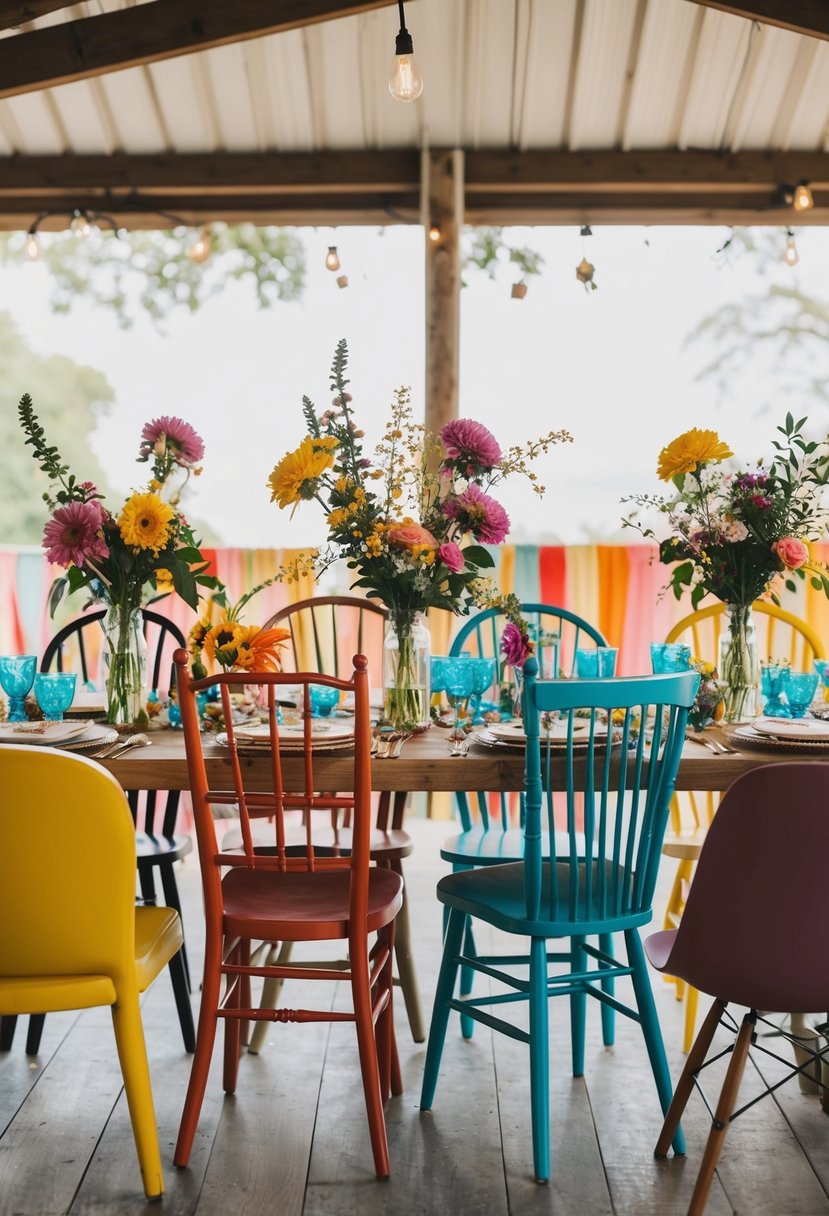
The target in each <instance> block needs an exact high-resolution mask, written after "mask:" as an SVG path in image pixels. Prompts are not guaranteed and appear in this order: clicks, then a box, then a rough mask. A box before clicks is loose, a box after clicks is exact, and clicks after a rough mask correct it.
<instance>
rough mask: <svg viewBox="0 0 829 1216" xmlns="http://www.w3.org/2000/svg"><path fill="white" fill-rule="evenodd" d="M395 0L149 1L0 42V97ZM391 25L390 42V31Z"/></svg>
mask: <svg viewBox="0 0 829 1216" xmlns="http://www.w3.org/2000/svg"><path fill="white" fill-rule="evenodd" d="M392 3H394V0H232V3H230V2H228V0H175V2H174V3H171V2H170V0H164V2H162V0H153V3H152V4H139V5H138V6H137V7H134V8H125V9H119V10H118V11H117V12H114V13H104V14H102V15H101V16H98V17H85V18H82V19H81V20H78V21H67V22H65V23H63V24H61V25H54V26H49V27H48V28H47V29H42V30H32V31H31V32H30V33H25V34H17V35H15V36H14V37H11V38H4V39H2V41H0V82H2V85H0V98H2V97H14V96H16V95H17V94H19V93H30V92H33V91H34V90H36V89H46V88H53V87H54V86H55V85H60V84H67V83H68V82H70V81H74V80H86V79H88V78H89V77H92V76H100V75H102V74H103V73H105V72H114V71H120V70H121V69H123V68H129V67H137V66H139V65H140V64H144V63H151V62H157V61H158V60H161V59H172V58H174V57H175V56H177V55H186V54H189V53H190V52H192V51H204V50H209V49H210V48H211V47H216V46H224V45H225V44H226V43H230V42H242V41H245V40H247V39H249V38H261V37H263V36H264V35H266V34H280V33H284V32H285V31H286V30H293V29H298V28H300V27H302V26H306V25H315V24H317V23H318V22H320V21H330V20H333V19H334V18H338V17H353V16H355V15H356V14H358V13H367V12H371V11H372V10H374V9H378V8H386V7H388V6H389V5H391V4H392ZM393 33H394V30H393V29H391V28H390V32H389V45H390V46H391V40H392V34H393Z"/></svg>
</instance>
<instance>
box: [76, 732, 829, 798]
mask: <svg viewBox="0 0 829 1216" xmlns="http://www.w3.org/2000/svg"><path fill="white" fill-rule="evenodd" d="M705 737H706V738H710V739H714V740H716V739H720V740H722V739H723V738H724V735H723V732H722V731H721V730H713V731H706V732H705ZM150 740H151V743H150V746H149V747H137V748H132V749H130V750H129V751H127V752H125V753H124V754H123V755H122V756H120V757H118V758H115V759H112V760H107V759H101V760H100V761H99V763H100V764H102V765H103V766H104V767H105V768H107V769H108V770H109V771H110V772H111V773H112V774H113V775H114V776H115V777H116V778H117V780H118V781H119V782H120V784H121V785H122V786H123V787H124V788H125V789H145V790H151V789H156V790H172V789H178V790H186V789H187V788H188V786H189V779H188V775H187V760H186V757H185V754H184V737H183V735H182V733H181V732H180V731H175V730H159V731H153V732H152V733H151V734H150ZM204 750H205V761H206V765H207V776H208V781H209V783H210V785H211V787H212V788H214V789H215V788H223V787H225V788H226V787H227V786H228V785H229V784H230V782H231V767H230V763H229V753H228V750H227V748H226V747H223V746H222V745H220V744H219V743H216V742H214V741H212V740H206V741H205V746H204ZM240 758H241V761H242V767H243V770H244V771H245V775H246V780H249V782H250V788H252V789H256V788H258V789H264V788H267V787H268V784H269V773H270V762H269V758H268V755H267V753H264V754H263V753H257V754H247V755H241V756H240ZM792 760H798V761H799V760H806V761H808V762H810V763H825V762H826V761H827V760H829V750H826V751H823V750H815V751H808V752H807V751H794V750H788V749H785V748H782V747H775V746H772V745H770V746H768V747H763V748H758V747H753V746H752V747H751V749H750V750H749V748H745V749H744V750H739V751H736V752H735V753H734V754H728V755H715V754H713V752H711V751H709V750H708V748H707V747H705V746H703V745H702V744H700V743H699V742H697V741H695V740H694V739H691V738H689V739H688V740H687V741H686V743H685V747H684V750H683V753H682V760H681V762H680V766H679V772H678V774H677V781H676V788H677V789H678V790H726V789H728V787H729V786H730V785H731V783H732V782H733V781H735V780H736V778H737V777H739V776H741V775H742V774H743V773H747V772H749V771H750V770H751V769H754V768H757V767H758V766H762V765H767V764H781V763H785V762H787V761H789V762H790V761H792ZM282 766H283V774H284V780H285V784H286V787H287V788H293V789H302V788H303V780H304V761H303V758H302V756H301V755H283V758H282ZM352 768H353V761H352V759H351V757H350V755H349V754H348V753H343V752H330V753H327V752H325V751H319V752H315V754H314V773H315V778H316V780H315V784H317V787H318V788H319V789H346V788H348V786H349V782H350V781H351V773H352ZM371 774H372V786H373V788H374V789H375V790H378V791H379V790H391V791H396V790H410V791H415V790H420V791H426V792H437V791H442V790H443V791H452V790H520V789H521V788H522V787H523V782H524V754H523V751H521V750H517V749H516V750H515V751H510V750H507V749H506V748H505V749H504V750H503V751H497V750H494V749H486V748H484V747H482V746H480V745H478V744H475V743H472V745H471V746H470V748H469V751H468V753H467V754H466V755H465V756H451V755H450V749H449V744H448V742H447V739H446V732H445V731H442V730H440V729H439V728H437V727H434V728H432V729H431V730H428V731H426V732H425V733H424V734H422V735H414V736H413V737H412V738H411V739H409V740H408V741H407V742H406V744H405V746H404V747H403V749H402V751H401V754H400V756H399V757H398V758H397V759H394V760H392V759H378V758H375V759H373V760H372V766H371ZM563 775H564V769H563V764H562V779H563ZM576 776H577V777H578V771H577V773H576Z"/></svg>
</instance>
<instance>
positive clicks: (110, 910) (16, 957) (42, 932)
mask: <svg viewBox="0 0 829 1216" xmlns="http://www.w3.org/2000/svg"><path fill="white" fill-rule="evenodd" d="M0 789H2V791H3V796H2V799H0V839H2V841H3V848H2V850H0V1014H23V1013H51V1012H53V1011H55V1010H59V1009H89V1008H92V1007H93V1006H97V1005H110V1006H111V1008H112V1023H113V1028H114V1030H115V1041H116V1044H117V1047H118V1057H119V1060H120V1062H121V1071H122V1073H123V1077H124V1089H125V1091H126V1096H127V1102H128V1105H129V1113H130V1119H131V1121H132V1128H133V1135H134V1137H135V1146H136V1149H137V1151H138V1160H139V1164H140V1166H141V1174H142V1177H143V1180H144V1191H145V1193H146V1195H147V1198H148V1199H157V1198H159V1197H160V1196H161V1195H162V1194H163V1191H164V1179H163V1175H162V1171H161V1156H160V1153H159V1148H158V1131H157V1128H156V1122H155V1112H154V1110H153V1097H152V1090H151V1088H150V1072H149V1067H148V1064H147V1052H146V1048H145V1045H144V1031H143V1027H142V1024H141V1012H140V1009H139V1004H138V997H139V993H141V992H143V991H144V989H145V988H146V987H147V986H148V985H149V984H150V983H151V981H152V980H154V979H155V977H156V975H157V974H158V973H159V971H161V970H162V968H164V967H165V966H166V964H167V963H168V962H169V960H170V959H171V958H172V957H173V955H174V954H175V953H176V951H177V950H179V949H180V948H181V941H182V937H181V923H180V921H179V918H178V914H177V913H176V912H174V911H173V910H172V909H171V908H150V907H146V908H144V907H142V908H136V906H135V829H134V827H133V822H132V816H131V815H130V809H129V804H128V803H127V799H126V795H125V794H124V792H123V790H122V789H121V787H120V786H119V785H118V783H117V781H115V779H114V778H113V777H111V776H110V775H109V774H108V773H107V772H105V771H104V769H102V768H101V767H100V766H99V765H97V764H95V763H94V761H92V760H88V759H86V758H85V757H82V756H75V755H70V754H68V753H65V752H57V751H55V750H53V749H51V748H43V747H30V746H25V747H13V746H6V745H4V746H3V747H2V748H0Z"/></svg>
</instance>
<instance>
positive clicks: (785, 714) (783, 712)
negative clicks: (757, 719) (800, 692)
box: [760, 663, 792, 718]
mask: <svg viewBox="0 0 829 1216" xmlns="http://www.w3.org/2000/svg"><path fill="white" fill-rule="evenodd" d="M790 675H791V671H790V669H789V666H788V664H785V665H779V664H777V663H765V664H764V665H763V667H762V670H761V673H760V691H761V693H762V694H763V696H764V697H765V701H764V703H763V713H764V714H765V716H766V717H767V718H791V716H792V711H791V709H790V707H789V677H790ZM784 695H785V700H784V699H783V697H784Z"/></svg>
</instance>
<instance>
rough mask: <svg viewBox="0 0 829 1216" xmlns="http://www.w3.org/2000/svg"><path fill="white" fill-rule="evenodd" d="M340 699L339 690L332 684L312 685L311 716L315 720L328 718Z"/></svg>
mask: <svg viewBox="0 0 829 1216" xmlns="http://www.w3.org/2000/svg"><path fill="white" fill-rule="evenodd" d="M339 699H340V690H339V688H332V687H331V685H330V684H312V685H311V714H312V716H313V717H315V718H327V717H328V716H329V714H330V713H331V710H332V709H333V708H334V706H335V705H336V704H337V702H338V701H339Z"/></svg>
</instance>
